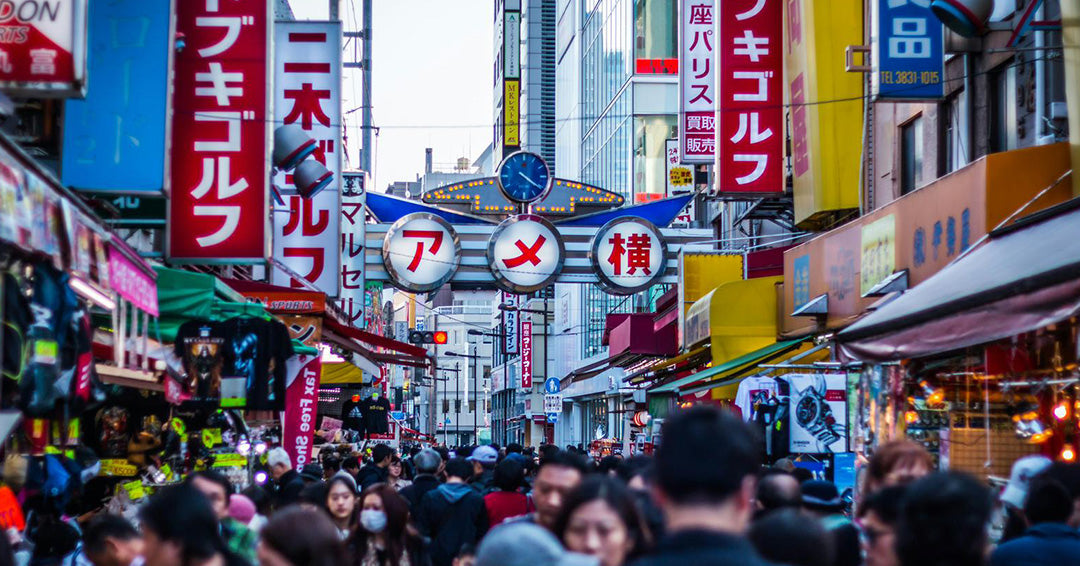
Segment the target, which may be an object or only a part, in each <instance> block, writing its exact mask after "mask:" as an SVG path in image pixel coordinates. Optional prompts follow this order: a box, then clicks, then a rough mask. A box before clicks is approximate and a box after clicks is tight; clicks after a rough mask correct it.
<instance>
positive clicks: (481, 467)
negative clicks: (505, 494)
mask: <svg viewBox="0 0 1080 566" xmlns="http://www.w3.org/2000/svg"><path fill="white" fill-rule="evenodd" d="M467 460H468V461H469V462H471V463H472V466H473V477H472V478H471V479H470V480H469V484H470V485H472V486H473V488H475V489H476V490H477V491H479V492H480V495H487V494H489V493H491V492H492V491H494V490H495V484H494V478H495V464H496V463H498V461H499V452H498V451H497V450H495V449H494V448H492V447H491V446H478V447H477V448H476V450H473V451H472V454H470V455H469V457H468V458H467Z"/></svg>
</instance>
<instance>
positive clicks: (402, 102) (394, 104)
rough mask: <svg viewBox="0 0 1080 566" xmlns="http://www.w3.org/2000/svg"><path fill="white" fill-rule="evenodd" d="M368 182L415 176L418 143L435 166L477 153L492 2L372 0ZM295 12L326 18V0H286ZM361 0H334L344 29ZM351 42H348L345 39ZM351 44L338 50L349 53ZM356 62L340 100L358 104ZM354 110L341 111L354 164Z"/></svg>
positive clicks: (485, 110) (485, 127)
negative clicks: (371, 165) (371, 163)
mask: <svg viewBox="0 0 1080 566" xmlns="http://www.w3.org/2000/svg"><path fill="white" fill-rule="evenodd" d="M372 3H373V5H374V13H373V15H372V18H373V21H372V27H373V33H372V37H373V43H374V45H373V46H372V59H373V61H372V67H373V73H372V100H373V105H372V106H373V108H372V113H373V119H374V122H375V126H376V127H377V128H379V131H378V136H377V137H375V144H374V145H375V171H374V172H373V177H374V179H373V181H374V182H373V186H374V188H375V190H377V191H382V190H383V189H385V188H386V186H387V185H388V184H390V183H392V182H394V181H413V180H416V176H417V175H418V174H422V173H423V170H424V148H427V147H431V148H433V150H434V162H435V168H436V170H439V169H442V170H450V169H452V168H453V165H454V164H455V163H456V161H457V158H459V157H468V158H470V160H472V159H475V158H476V157H478V156H479V155H480V153H481V152H482V151H483V150H484V148H485V147H486V146H487V144H488V143H490V142H491V139H492V123H493V120H494V116H493V113H494V109H493V108H494V105H493V94H492V92H493V86H492V78H491V77H492V73H493V70H492V67H493V60H494V56H495V54H494V47H493V46H494V42H495V39H494V33H495V32H494V23H493V20H492V18H493V16H492V14H493V13H494V11H493V10H494V8H493V7H492V6H493V4H492V2H491V0H373V2H372ZM289 4H290V6H292V9H293V13H294V15H295V16H296V19H298V20H305V19H309V20H320V19H326V18H327V14H328V6H329V4H328V1H327V0H289ZM361 6H362V3H361V1H360V0H341V8H340V16H341V19H342V21H343V22H344V23H345V26H344V27H345V29H346V30H356V29H359V27H360V24H361V22H362V14H361ZM346 41H348V40H346ZM356 53H357V54H356V55H355V56H354V55H353V46H352V45H351V44H350V45H349V46H348V47H347V48H346V50H345V53H344V59H345V60H346V61H349V60H351V59H353V58H354V57H355V58H356V59H357V60H358V59H359V58H360V55H359V53H360V52H359V51H357V52H356ZM360 75H361V73H360V71H359V70H352V69H346V70H345V73H344V77H343V80H342V83H343V84H342V107H343V111H345V112H347V111H348V110H350V109H352V108H356V107H359V106H361V104H362V102H361V99H360V94H361V84H360V82H361V78H360ZM360 114H361V112H360V111H357V112H354V113H352V114H349V115H348V116H347V117H346V125H347V132H348V137H349V139H348V163H349V165H351V167H350V168H352V169H358V168H359V166H360V163H359V147H360V139H361V131H360V128H359V126H360Z"/></svg>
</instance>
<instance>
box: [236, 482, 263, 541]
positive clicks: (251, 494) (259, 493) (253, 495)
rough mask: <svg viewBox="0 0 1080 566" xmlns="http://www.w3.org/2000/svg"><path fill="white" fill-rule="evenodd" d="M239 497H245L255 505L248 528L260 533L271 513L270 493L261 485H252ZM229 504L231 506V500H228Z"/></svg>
mask: <svg viewBox="0 0 1080 566" xmlns="http://www.w3.org/2000/svg"><path fill="white" fill-rule="evenodd" d="M241 495H243V496H245V497H247V498H248V499H250V500H251V502H252V503H254V504H255V516H254V517H252V518H251V520H250V521H248V528H250V529H251V530H253V531H255V532H259V531H261V530H262V528H263V526H264V525H266V521H267V517H269V516H270V513H271V512H272V511H273V508H272V507H271V504H272V501H271V499H270V493H269V492H268V491H267V490H266V488H264V487H263V486H261V485H252V486H249V487H247V488H246V489H244V491H242V492H241ZM229 504H230V505H232V499H231V498H230V499H229ZM230 514H231V512H230ZM234 518H235V517H234Z"/></svg>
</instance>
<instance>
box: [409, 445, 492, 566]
mask: <svg viewBox="0 0 1080 566" xmlns="http://www.w3.org/2000/svg"><path fill="white" fill-rule="evenodd" d="M445 471H446V483H445V484H443V485H441V486H439V487H438V488H436V489H435V490H433V491H429V492H428V493H427V494H425V495H424V497H423V499H421V500H420V507H419V509H418V510H417V513H416V522H417V526H418V527H419V528H420V532H421V533H423V534H424V535H425V536H427V537H428V538H430V539H431V562H432V564H434V566H450V563H451V562H452V561H453V559H454V556H455V555H456V554H457V552H458V550H459V549H460V548H461V545H463V544H476V543H477V542H479V541H480V537H482V536H484V533H485V532H486V531H487V527H488V523H487V509H486V508H485V507H484V498H483V497H481V496H480V494H479V493H477V491H476V490H475V489H473V488H472V487H470V486H469V484H468V483H466V482H467V481H468V479H469V478H470V477H472V474H473V467H472V464H470V463H469V462H468V461H466V460H465V459H464V458H454V459H452V460H450V461H449V462H447V463H446V468H445Z"/></svg>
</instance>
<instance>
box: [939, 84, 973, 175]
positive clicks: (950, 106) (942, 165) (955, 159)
mask: <svg viewBox="0 0 1080 566" xmlns="http://www.w3.org/2000/svg"><path fill="white" fill-rule="evenodd" d="M961 95H962V93H961V94H957V95H954V96H950V97H949V98H947V99H945V101H944V102H942V103H941V106H940V107H939V108H938V126H939V133H940V138H939V139H938V153H937V155H938V176H942V175H948V174H949V173H952V172H953V171H956V170H957V169H959V168H960V167H962V166H964V165H965V164H966V162H967V158H966V155H967V145H968V140H967V135H965V134H966V132H964V130H963V122H962V121H961V118H962V116H963V114H962V113H961V109H960V108H961V107H960V97H961Z"/></svg>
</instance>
